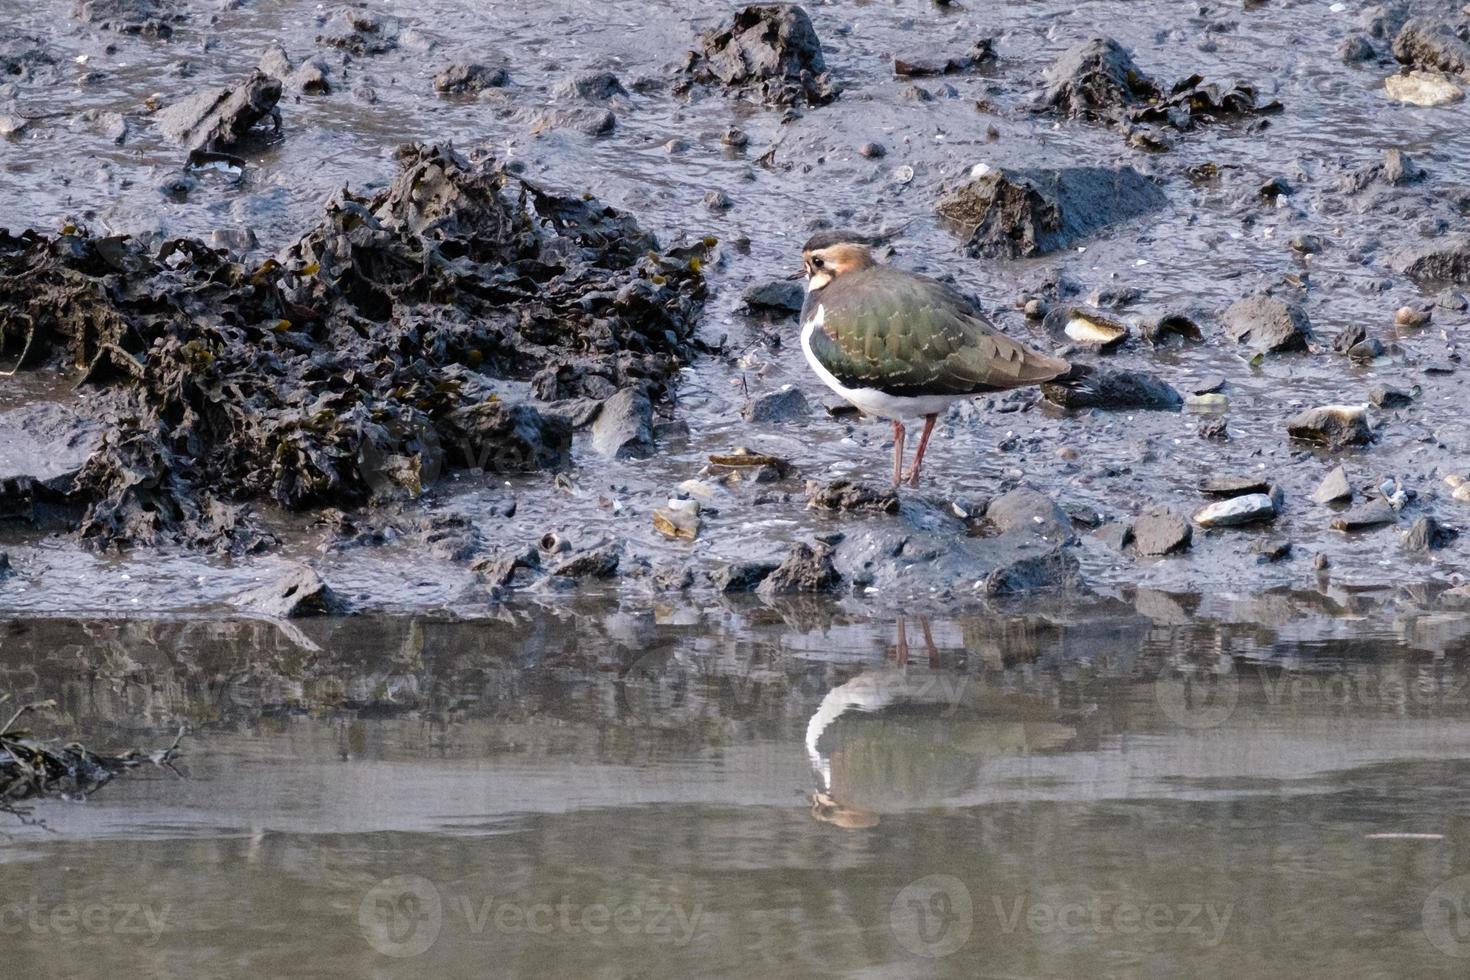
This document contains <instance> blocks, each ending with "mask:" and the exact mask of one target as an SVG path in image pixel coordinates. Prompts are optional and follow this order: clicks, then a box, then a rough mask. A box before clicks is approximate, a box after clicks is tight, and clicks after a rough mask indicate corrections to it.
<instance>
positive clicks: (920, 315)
mask: <svg viewBox="0 0 1470 980" xmlns="http://www.w3.org/2000/svg"><path fill="white" fill-rule="evenodd" d="M801 257H802V262H803V264H804V265H805V271H804V275H805V276H806V301H805V302H804V303H803V305H802V309H801V349H802V351H803V353H805V354H806V359H807V363H809V364H811V366H812V370H813V371H815V372H816V373H817V376H818V377H819V378H821V379H822V380H823V381H824V382H826V384H827V386H828V387H829V388H831V389H832V390H833V391H835V392H837V393H838V394H839V395H841V396H842V397H843V398H845V399H847V400H848V401H849V402H851V403H852V404H853V405H855V406H857V408H858V409H859V410H860V411H862V412H863V413H864V414H866V415H872V416H876V417H878V418H884V419H889V420H891V421H892V422H893V485H894V486H898V485H899V484H900V483H902V482H903V481H904V479H905V475H904V472H903V443H904V424H903V420H904V419H909V418H920V417H922V418H923V419H924V431H923V434H922V435H920V436H919V448H918V450H917V451H916V452H915V454H914V465H913V467H912V468H911V469H910V470H909V472H908V474H907V477H906V479H907V480H908V483H909V485H910V486H918V485H919V468H920V467H921V466H922V465H923V462H924V450H925V449H926V448H927V447H928V445H929V435H930V433H931V432H933V431H934V423H935V421H936V420H937V419H938V418H939V416H940V415H942V414H943V413H944V412H946V411H948V410H949V407H950V406H951V405H953V404H954V403H955V402H957V401H962V400H964V399H966V398H973V397H975V396H976V395H983V394H986V393H988V392H994V391H1007V390H1009V389H1012V388H1025V387H1028V386H1030V385H1039V384H1044V383H1046V382H1048V381H1058V380H1064V379H1070V378H1071V377H1074V376H1075V375H1076V373H1077V371H1078V369H1076V368H1074V367H1073V365H1071V364H1070V363H1068V362H1067V361H1064V360H1062V359H1061V358H1059V357H1051V356H1050V355H1047V354H1043V353H1041V352H1040V351H1036V350H1032V349H1031V348H1030V347H1027V346H1026V345H1025V344H1022V343H1020V342H1018V341H1015V340H1012V339H1011V338H1010V337H1007V336H1006V335H1005V334H1003V333H1001V332H1000V331H999V330H997V329H996V328H995V327H993V326H992V325H991V324H990V322H989V321H988V320H986V319H985V316H984V314H982V313H981V312H980V311H979V310H977V309H976V308H975V306H974V304H973V303H971V302H970V301H969V300H968V299H966V298H965V297H964V296H963V295H961V294H960V293H959V292H958V291H957V290H955V289H954V288H952V287H950V286H947V285H945V284H944V283H942V282H939V281H937V280H934V279H930V278H929V277H927V276H921V275H918V274H917V273H913V272H905V271H904V270H902V269H896V268H894V267H892V266H888V265H883V264H881V263H879V262H877V261H876V260H875V259H874V258H873V251H872V247H871V245H870V244H869V243H868V241H866V240H865V239H864V238H863V236H861V235H858V234H856V233H854V232H841V231H827V232H822V233H820V234H817V235H814V236H812V238H811V239H810V240H809V241H808V242H807V243H806V245H805V246H803V247H802V250H801ZM799 275H800V274H799ZM799 275H798V276H797V277H793V278H799Z"/></svg>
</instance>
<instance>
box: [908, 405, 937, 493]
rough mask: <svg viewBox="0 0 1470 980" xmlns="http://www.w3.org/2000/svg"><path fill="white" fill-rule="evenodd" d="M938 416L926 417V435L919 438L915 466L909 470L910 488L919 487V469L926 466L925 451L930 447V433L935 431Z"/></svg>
mask: <svg viewBox="0 0 1470 980" xmlns="http://www.w3.org/2000/svg"><path fill="white" fill-rule="evenodd" d="M938 419H939V416H937V415H926V416H924V433H923V435H921V436H919V448H918V450H917V451H916V452H915V453H914V466H913V469H911V470H909V486H911V487H916V486H918V485H919V467H920V466H922V465H923V464H924V450H925V449H927V448H928V447H929V433H931V432H933V431H934V423H935V422H936V421H938Z"/></svg>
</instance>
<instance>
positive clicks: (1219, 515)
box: [1194, 493, 1276, 527]
mask: <svg viewBox="0 0 1470 980" xmlns="http://www.w3.org/2000/svg"><path fill="white" fill-rule="evenodd" d="M1275 519H1276V505H1275V503H1274V502H1272V500H1271V498H1270V497H1269V496H1268V495H1266V494H1264V493H1248V494H1245V495H1244V496H1241V497H1231V498H1230V499H1229V500H1222V501H1220V502H1218V503H1214V504H1210V505H1209V506H1208V507H1204V508H1202V509H1201V510H1199V511H1198V512H1197V513H1196V514H1195V515H1194V522H1195V523H1196V524H1198V525H1199V526H1200V527H1236V526H1238V525H1241V524H1254V523H1257V522H1259V521H1272V520H1275Z"/></svg>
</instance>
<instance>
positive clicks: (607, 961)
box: [0, 602, 1470, 978]
mask: <svg viewBox="0 0 1470 980" xmlns="http://www.w3.org/2000/svg"><path fill="white" fill-rule="evenodd" d="M1329 620H1335V626H1334V628H1332V629H1319V630H1315V631H1314V630H1307V629H1303V628H1302V626H1301V624H1300V622H1298V621H1293V624H1292V625H1291V626H1289V627H1288V626H1281V627H1269V626H1262V625H1242V624H1232V623H1229V622H1225V621H1220V620H1213V621H1212V620H1207V619H1199V620H1184V621H1180V622H1174V623H1169V622H1163V621H1160V620H1159V619H1157V618H1149V617H1146V616H1143V615H1140V614H1139V613H1138V612H1136V610H1134V609H1131V608H1129V607H1127V606H1124V605H1123V604H1121V603H1118V602H1109V603H1103V604H1099V605H1096V606H1093V607H1088V608H1078V609H1069V610H1066V611H1054V612H1052V613H1049V614H1047V615H1045V616H1039V615H1015V616H1007V615H994V616H988V617H984V618H981V617H977V618H974V619H968V620H943V619H919V618H917V617H909V618H907V619H906V620H904V621H902V622H894V621H891V620H890V621H883V622H873V621H871V620H863V619H850V620H849V619H842V618H841V617H840V616H834V615H832V614H830V613H826V614H818V613H816V612H815V611H814V610H811V609H806V608H804V607H800V606H793V607H787V608H785V609H782V610H779V611H777V610H771V609H765V608H761V607H752V608H742V607H727V608H725V609H723V610H720V611H713V610H700V611H681V610H677V609H668V608H655V609H649V610H645V611H638V612H626V613H616V614H613V615H611V616H609V615H607V613H606V610H605V609H603V610H602V611H601V612H600V613H599V614H597V615H595V616H594V615H589V616H586V617H582V616H580V615H578V614H576V613H575V612H573V611H571V610H567V609H562V610H557V611H544V610H523V611H519V612H515V613H507V614H506V615H505V616H504V617H503V618H502V619H501V620H498V621H494V622H486V621H480V622H452V621H433V620H427V619H402V618H397V619H353V620H341V621H318V622H311V623H306V624H304V625H301V626H299V627H295V626H282V625H280V624H274V623H268V622H259V621H232V620H216V619H196V620H167V621H156V620H85V621H83V620H25V621H12V622H11V623H10V624H9V625H8V626H7V630H6V633H5V636H4V638H3V644H0V690H4V691H8V692H11V693H13V694H14V695H16V696H17V697H18V698H22V699H30V698H37V697H54V698H56V699H57V700H58V708H57V709H56V711H55V712H54V713H53V714H52V715H51V716H50V719H49V721H50V722H51V724H53V725H54V726H55V729H56V730H57V731H58V732H62V733H67V734H70V733H73V732H76V733H80V734H84V735H85V736H86V737H87V738H88V739H89V740H92V741H94V742H96V743H97V744H98V745H99V746H100V745H107V746H115V745H126V744H132V743H139V744H142V745H144V746H149V745H152V744H153V743H155V742H160V743H161V742H166V741H167V734H166V733H167V732H168V731H169V730H170V729H171V726H172V725H173V724H174V723H176V722H177V721H184V722H186V723H187V724H188V725H189V726H190V728H191V732H192V734H191V736H190V737H189V738H188V740H187V741H186V742H185V748H186V750H187V754H186V757H185V762H186V766H185V767H184V774H183V777H182V778H180V777H178V776H175V775H173V774H170V773H167V772H163V771H157V772H149V773H143V774H140V775H137V776H134V777H131V778H127V779H125V780H122V781H119V782H116V783H114V784H112V785H110V786H108V787H105V788H104V789H103V790H102V791H101V792H100V793H98V794H97V795H96V796H94V797H93V798H92V799H91V800H89V801H88V802H86V803H83V804H70V803H64V802H59V801H57V802H48V803H46V804H44V805H43V806H42V807H41V808H39V809H38V810H37V811H36V814H35V815H36V816H39V817H42V818H44V819H45V820H46V822H47V823H48V825H49V830H44V831H43V830H40V829H37V828H34V827H28V826H24V825H21V824H20V823H18V822H15V821H8V822H7V824H6V825H5V826H3V827H0V831H3V832H4V837H3V838H0V930H3V932H4V940H3V942H4V948H5V950H6V954H5V957H4V963H5V966H4V970H3V973H4V975H5V976H7V977H8V976H16V977H21V976H24V977H37V978H52V977H55V978H60V977H68V978H70V977H104V976H106V977H149V978H152V977H159V978H174V977H179V978H185V977H187V978H198V977H285V976H311V977H332V978H335V977H342V978H348V977H351V978H360V977H373V978H400V977H403V978H423V977H502V976H505V977H517V976H534V977H543V976H592V977H621V976H667V977H695V976H721V977H725V976H734V977H741V976H750V977H768V976H843V977H861V976H873V977H878V976H883V977H892V976H936V975H938V976H956V977H959V976H963V977H975V976H984V977H1076V976H1118V977H1135V976H1149V977H1178V976H1221V977H1226V976H1228V977H1278V976H1282V975H1287V974H1290V975H1293V976H1298V977H1329V976H1330V977H1388V976H1395V977H1397V976H1463V975H1464V974H1465V972H1466V969H1467V965H1470V856H1467V855H1470V851H1467V848H1470V826H1467V823H1466V821H1465V819H1464V818H1463V816H1462V814H1463V813H1464V812H1465V810H1466V806H1467V804H1470V782H1467V780H1470V670H1467V669H1466V667H1465V664H1464V660H1463V652H1464V645H1465V643H1464V640H1463V638H1462V634H1463V633H1464V630H1465V625H1464V624H1463V623H1461V622H1460V620H1459V619H1457V618H1455V617H1452V616H1443V617H1437V618H1436V619H1435V620H1434V621H1433V622H1429V623H1426V622H1423V621H1420V622H1418V623H1416V624H1412V625H1409V626H1406V624H1405V623H1403V622H1395V621H1393V620H1392V619H1384V618H1373V617H1366V618H1363V619H1361V620H1353V619H1352V618H1351V617H1343V616H1337V617H1326V618H1324V620H1323V622H1324V623H1325V622H1327V621H1329ZM1348 627H1351V628H1353V632H1351V634H1350V635H1341V634H1342V632H1343V630H1344V628H1348ZM1462 914H1465V915H1466V916H1467V917H1466V918H1465V919H1464V923H1465V925H1464V926H1462V924H1461V919H1460V916H1461V915H1462Z"/></svg>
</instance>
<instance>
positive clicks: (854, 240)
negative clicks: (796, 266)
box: [801, 231, 874, 293]
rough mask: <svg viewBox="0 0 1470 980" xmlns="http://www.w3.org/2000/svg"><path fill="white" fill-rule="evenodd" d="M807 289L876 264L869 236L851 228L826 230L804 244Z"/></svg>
mask: <svg viewBox="0 0 1470 980" xmlns="http://www.w3.org/2000/svg"><path fill="white" fill-rule="evenodd" d="M801 261H802V264H803V265H804V266H805V269H804V274H805V275H806V288H807V292H810V293H814V292H816V291H817V290H819V289H821V288H822V287H824V286H826V285H827V283H829V282H831V281H832V280H833V279H838V278H841V277H842V276H845V275H847V274H849V273H852V272H856V271H858V270H859V269H867V268H869V267H871V266H872V265H874V260H873V248H872V245H871V244H870V243H869V242H868V240H867V239H866V238H865V237H864V236H862V235H859V234H857V233H856V232H850V231H824V232H821V233H819V234H816V235H813V236H812V237H811V238H809V239H808V240H807V243H806V244H805V245H803V246H802V248H801Z"/></svg>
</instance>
